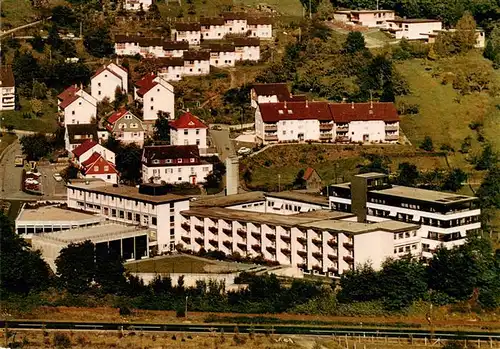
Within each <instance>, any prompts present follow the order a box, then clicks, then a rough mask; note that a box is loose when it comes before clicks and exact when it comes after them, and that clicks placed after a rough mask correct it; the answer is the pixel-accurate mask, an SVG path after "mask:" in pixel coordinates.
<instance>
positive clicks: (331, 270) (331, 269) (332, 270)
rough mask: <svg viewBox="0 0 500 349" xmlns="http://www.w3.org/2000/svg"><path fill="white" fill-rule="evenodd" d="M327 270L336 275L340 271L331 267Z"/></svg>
mask: <svg viewBox="0 0 500 349" xmlns="http://www.w3.org/2000/svg"><path fill="white" fill-rule="evenodd" d="M327 270H328V272H329V273H334V274H337V273H338V272H339V270H338V269H337V268H335V267H330V268H328V269H327Z"/></svg>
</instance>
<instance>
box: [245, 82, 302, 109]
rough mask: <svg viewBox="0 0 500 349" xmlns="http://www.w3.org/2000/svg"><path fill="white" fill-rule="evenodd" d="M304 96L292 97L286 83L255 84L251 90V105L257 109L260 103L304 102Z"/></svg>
mask: <svg viewBox="0 0 500 349" xmlns="http://www.w3.org/2000/svg"><path fill="white" fill-rule="evenodd" d="M305 100H306V96H304V95H297V96H295V95H292V93H291V92H290V90H289V89H288V85H287V84H286V83H274V84H253V86H252V88H251V89H250V103H251V104H252V107H253V108H257V106H258V105H259V104H260V103H278V102H285V101H286V102H303V101H305Z"/></svg>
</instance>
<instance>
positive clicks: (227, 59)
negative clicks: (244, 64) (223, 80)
mask: <svg viewBox="0 0 500 349" xmlns="http://www.w3.org/2000/svg"><path fill="white" fill-rule="evenodd" d="M208 49H209V51H210V65H212V66H214V67H234V66H235V64H236V53H235V48H234V45H232V44H209V45H208Z"/></svg>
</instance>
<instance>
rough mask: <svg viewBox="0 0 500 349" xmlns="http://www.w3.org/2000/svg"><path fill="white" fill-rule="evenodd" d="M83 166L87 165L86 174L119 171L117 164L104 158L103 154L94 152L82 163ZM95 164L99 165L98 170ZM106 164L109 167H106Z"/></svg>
mask: <svg viewBox="0 0 500 349" xmlns="http://www.w3.org/2000/svg"><path fill="white" fill-rule="evenodd" d="M82 166H83V167H85V174H86V175H88V174H115V173H118V172H117V171H116V168H115V166H114V165H113V164H112V163H111V162H109V161H107V160H106V159H104V158H103V157H102V155H101V154H99V153H93V154H92V155H91V156H90V158H88V159H87V160H86V161H85V162H83V163H82ZM95 166H98V168H97V170H96V169H95ZM105 166H108V169H107V170H106V169H105Z"/></svg>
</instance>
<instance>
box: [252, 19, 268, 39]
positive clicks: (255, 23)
mask: <svg viewBox="0 0 500 349" xmlns="http://www.w3.org/2000/svg"><path fill="white" fill-rule="evenodd" d="M247 25H248V27H247V30H248V31H249V32H250V36H251V37H254V38H260V39H271V38H272V37H273V24H272V20H271V18H269V17H248V19H247Z"/></svg>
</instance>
